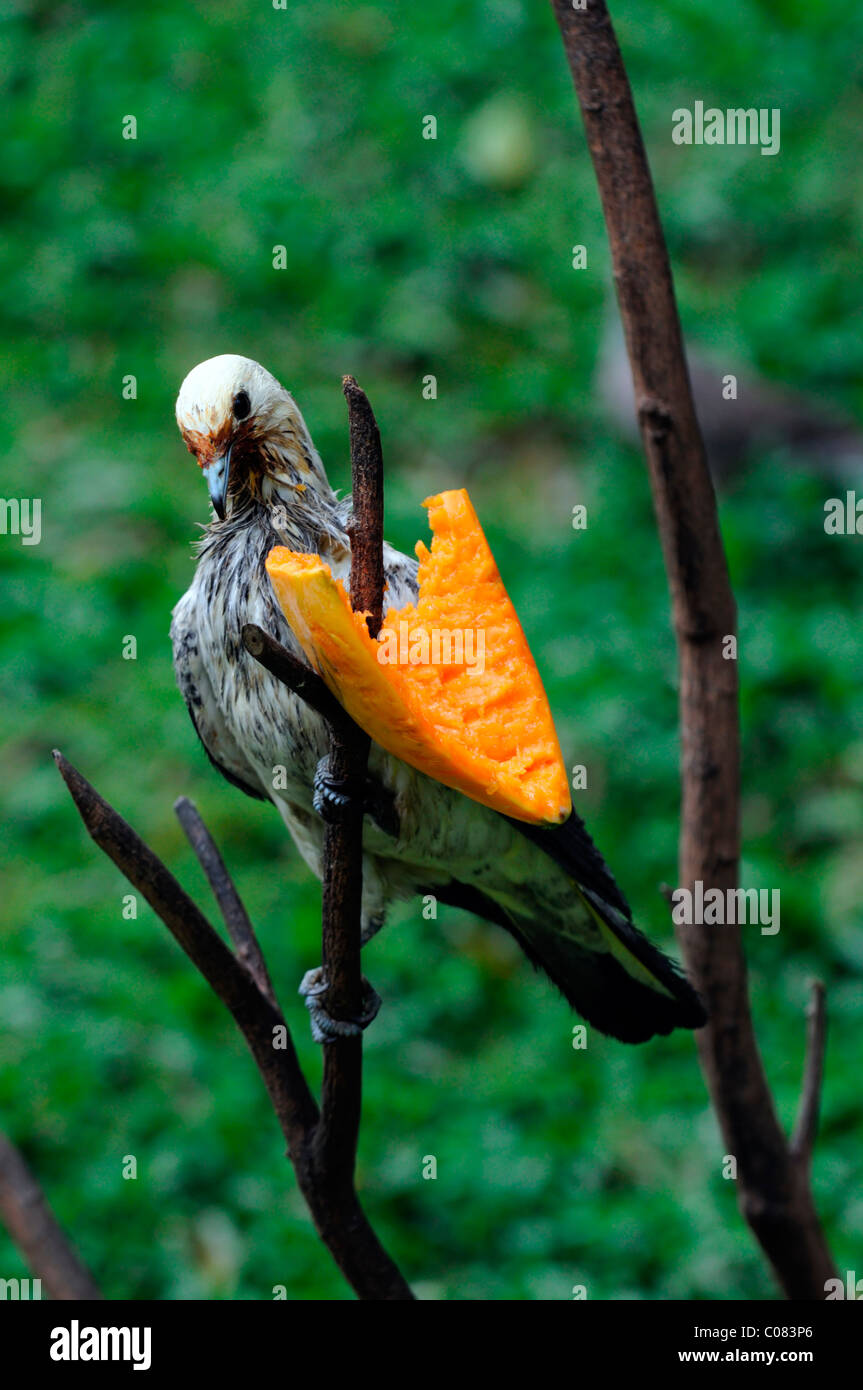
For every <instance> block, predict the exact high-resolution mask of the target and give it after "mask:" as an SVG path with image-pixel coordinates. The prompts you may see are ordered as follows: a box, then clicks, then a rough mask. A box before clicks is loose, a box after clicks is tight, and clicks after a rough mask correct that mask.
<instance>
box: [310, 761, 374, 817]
mask: <svg viewBox="0 0 863 1390" xmlns="http://www.w3.org/2000/svg"><path fill="white" fill-rule="evenodd" d="M357 796H359V797H360V798H361V799H362V801H363V803H365V799H366V787H365V784H364V783H356V784H354V783H352V782H349V781H347V780H346V779H345V778H344V777H337V776H336V775H335V774H334V773H333V771H332V764H331V762H330V759H329V757H324V758H321V760H320V762H319V763H318V765H317V767H316V769H315V780H314V791H313V793H312V805H313V806H314V808H315V810H316V811H317V813H318V815H319V816H320V817H321V819H322V820H326V821H336V820H340V819H341V817H342V816H343V815H344V814H345V812H346V810H347V809H348V808H349V807H350V805H351V802H352V801H354V800H355V799H356V797H357Z"/></svg>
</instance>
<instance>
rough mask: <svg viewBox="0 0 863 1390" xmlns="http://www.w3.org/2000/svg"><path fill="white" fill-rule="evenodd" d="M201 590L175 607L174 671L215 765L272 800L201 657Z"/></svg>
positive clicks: (242, 787) (245, 787) (229, 777)
mask: <svg viewBox="0 0 863 1390" xmlns="http://www.w3.org/2000/svg"><path fill="white" fill-rule="evenodd" d="M197 598H198V596H197V592H196V588H195V585H194V584H193V585H192V587H191V589H189V590H188V591H187V592H186V593H185V594H184V595H183V597H182V598H181V599H180V602H179V603H178V604H177V606H176V608H175V609H174V614H173V621H172V622H171V643H172V645H173V648H174V674H175V675H176V677H177V684H178V686H179V687H180V694H181V695H182V697H183V699H184V700H185V702H186V709H187V710H188V711H189V717H190V718H191V720H192V724H193V725H194V728H195V733H196V734H197V735H198V738H199V739H200V740H201V743H202V744H203V747H204V752H205V753H206V755H207V757H208V758H209V759H210V762H211V763H212V764H213V766H214V767H215V768H216V769H217V770H218V771H219V772H221V774H222V776H223V777H226V778H227V780H228V781H229V782H232V783H233V785H234V786H235V787H239V788H240V791H243V792H245V793H246V795H247V796H254V797H256V798H257V799H258V800H260V801H268V800H269V799H270V797H269V792H268V791H267V790H265V788H264V787H263V785H262V783H261V780H260V778H259V777H258V774H257V773H256V772H255V769H254V768H253V767H252V765H251V763H250V762H249V761H248V760H247V758H246V757H245V756H244V754H243V751H242V749H241V748H240V745H239V744H238V742H237V740H236V739H235V738H234V736H233V734H232V733H231V730H230V729H229V727H228V725H227V723H226V721H225V717H224V714H223V713H222V710H221V708H220V707H219V702H218V700H217V699H216V696H215V693H214V691H213V686H212V683H211V681H210V677H209V675H208V674H207V670H206V667H205V666H204V663H203V661H202V660H201V650H200V643H199V640H198V624H197V618H196V609H197Z"/></svg>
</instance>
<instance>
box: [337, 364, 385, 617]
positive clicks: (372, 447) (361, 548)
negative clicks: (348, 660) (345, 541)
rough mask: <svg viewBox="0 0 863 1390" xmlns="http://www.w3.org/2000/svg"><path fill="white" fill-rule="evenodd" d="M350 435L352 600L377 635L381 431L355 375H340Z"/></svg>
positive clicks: (381, 568)
mask: <svg viewBox="0 0 863 1390" xmlns="http://www.w3.org/2000/svg"><path fill="white" fill-rule="evenodd" d="M342 390H343V391H344V394H345V400H346V401H347V403H348V415H349V418H350V436H351V482H352V492H353V508H354V515H353V520H352V521H351V522H350V524H349V526H348V534H349V536H350V538H351V604H352V606H353V608H354V609H355V610H356V612H358V613H367V614H368V618H367V619H366V622H367V624H368V629H369V635H370V636H371V637H377V635H378V633H379V632H380V630H381V622H382V621H383V605H384V583H385V579H384V465H383V456H382V453H381V436H380V430H379V429H378V424H377V420H376V419H375V416H374V411H373V410H372V408H371V405H370V404H369V399H368V397H367V395H366V393H365V391H363V390H362V389H361V388H360V387H359V386H358V385H357V382H356V380H355V378H354V377H352V376H346V377H343V379H342Z"/></svg>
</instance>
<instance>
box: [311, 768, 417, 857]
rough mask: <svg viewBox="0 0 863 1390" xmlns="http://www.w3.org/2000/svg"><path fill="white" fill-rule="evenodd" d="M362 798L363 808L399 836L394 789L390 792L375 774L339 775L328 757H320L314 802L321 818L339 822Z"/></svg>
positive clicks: (394, 837)
mask: <svg viewBox="0 0 863 1390" xmlns="http://www.w3.org/2000/svg"><path fill="white" fill-rule="evenodd" d="M357 799H359V800H360V801H361V802H362V807H363V811H364V812H367V813H368V815H370V816H371V817H372V819H373V820H374V821H375V822H376V823H377V824H378V825H379V826H380V827H381V829H382V830H384V831H386V833H387V834H388V835H391V836H392V837H393V839H398V834H399V818H398V813H397V811H396V809H395V802H394V799H393V795H392V792H388V791H386V790H385V788H384V787H382V786H381V784H380V783H379V782H376V781H375V779H374V778H373V777H370V776H366V777H365V778H363V780H362V782H351V781H348V780H346V779H345V778H344V777H338V776H336V774H335V773H334V772H333V770H332V763H331V761H330V758H329V757H328V756H326V757H323V758H321V760H320V762H319V763H318V765H317V768H316V769H315V779H314V784H313V793H312V805H313V806H314V808H315V810H316V811H317V813H318V815H319V816H320V817H321V819H322V820H325V821H330V822H333V821H339V820H341V819H343V817H344V816H345V815H346V814H347V812H348V810H349V809H350V806H351V803H352V802H354V801H356V800H357Z"/></svg>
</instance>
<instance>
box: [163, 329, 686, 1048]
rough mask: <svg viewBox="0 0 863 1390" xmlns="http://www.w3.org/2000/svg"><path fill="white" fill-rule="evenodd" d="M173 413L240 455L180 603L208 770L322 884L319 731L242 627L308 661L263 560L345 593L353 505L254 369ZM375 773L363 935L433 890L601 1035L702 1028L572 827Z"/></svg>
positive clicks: (406, 579) (224, 360) (178, 647)
mask: <svg viewBox="0 0 863 1390" xmlns="http://www.w3.org/2000/svg"><path fill="white" fill-rule="evenodd" d="M244 397H245V399H244ZM238 400H239V401H240V402H241V406H242V410H243V411H245V406H246V403H247V402H248V405H249V410H248V413H246V414H244V415H243V417H242V418H241V419H239V420H237V419H235V418H234V413H233V412H234V409H235V408H236V409H239V408H240V407H239V406H236V402H237V401H238ZM177 420H178V424H179V426H180V429H181V432H182V433H183V436H184V438H185V440H186V442H187V444H188V446H189V448H190V450H191V451H192V452H193V453H195V455H196V456H197V458H198V460H199V462H200V463H201V466H202V467H203V468H205V469H209V468H212V467H214V466H215V463H216V461H217V460H218V459H219V458H220V457H221V455H223V454H224V452H225V451H226V449H227V448H228V446H229V445H231V446H232V451H231V455H230V460H229V465H227V466H226V471H229V483H228V492H227V498H226V502H225V506H226V516H225V519H224V520H220V519H218V518H217V519H214V520H213V521H212V522H211V524H210V525H209V526H208V527H207V528H206V530H205V532H204V536H203V539H202V541H201V544H200V547H199V552H198V564H197V569H196V572H195V576H194V579H193V581H192V584H191V587H190V588H189V589H188V591H187V592H186V593H185V594H184V596H183V597H182V599H181V600H180V602H179V603H178V604H177V606H176V608H175V610H174V617H173V623H172V627H171V637H172V642H173V647H174V666H175V671H176V675H177V681H178V684H179V687H180V690H181V692H182V695H183V698H184V699H185V701H186V705H187V707H188V709H189V713H190V715H191V717H192V720H193V722H194V725H195V728H196V730H197V732H198V735H199V737H200V739H201V742H202V743H203V745H204V748H205V749H206V751H207V753H208V755H209V757H210V759H211V760H212V762H213V763H214V764H215V765H216V767H218V768H219V770H220V771H221V772H222V773H223V774H224V775H225V776H226V777H228V778H229V780H230V781H232V782H233V783H235V785H237V786H239V787H240V788H242V789H243V790H244V791H246V792H248V793H249V794H250V795H252V796H257V797H261V798H263V799H268V800H270V801H272V802H273V803H274V805H275V806H276V807H277V808H278V810H279V811H280V813H281V815H282V817H283V819H284V821H285V824H286V825H287V827H288V829H289V831H290V832H291V835H292V836H293V839H294V841H295V843H296V845H297V847H298V849H299V851H300V853H301V854H302V856H303V858H304V859H305V861H306V863H307V864H308V865H309V867H310V868H311V869H312V870H313V871H314V872H315V873H316V874H317V875H318V876H319V877H320V874H321V846H322V839H323V821H322V820H321V819H320V817H319V816H318V814H317V813H316V811H315V809H314V806H313V803H312V792H313V780H314V775H315V770H316V768H317V764H318V761H319V760H320V758H321V757H322V756H324V754H325V753H326V752H327V733H326V728H325V726H324V723H323V721H322V720H321V719H320V717H319V716H318V715H316V714H315V713H314V712H313V711H312V710H310V709H309V707H308V706H307V705H306V704H305V703H304V702H303V701H301V700H299V699H298V698H297V697H296V696H294V695H293V694H292V693H291V692H290V691H289V690H288V689H287V688H286V687H285V686H284V685H282V684H281V683H280V682H279V681H277V680H276V679H275V677H273V676H271V675H270V673H269V672H268V671H266V670H265V669H264V668H263V667H262V666H261V665H260V664H259V663H258V662H257V661H255V659H254V658H253V657H252V656H250V654H249V653H248V652H247V651H246V649H245V648H244V646H243V644H242V642H241V639H240V633H241V630H242V627H243V625H244V624H245V623H257V624H258V625H259V626H261V627H262V628H264V629H265V630H266V631H268V632H270V633H272V634H273V636H275V637H277V638H278V640H279V641H280V642H282V643H283V644H284V645H285V646H286V647H288V648H290V649H291V650H293V651H295V652H296V653H297V655H299V656H301V655H302V653H301V652H300V650H299V648H298V646H297V644H296V642H295V641H294V638H293V635H292V633H291V631H290V629H289V627H288V625H287V623H286V621H285V619H284V617H283V615H282V613H281V610H280V609H279V607H278V604H277V603H276V600H275V598H274V595H273V593H272V590H271V588H270V583H269V579H268V577H267V574H266V570H265V568H264V561H265V559H266V557H267V554H268V553H269V551H270V550H271V549H272V547H273V546H274V545H286V546H289V547H290V548H292V549H295V550H303V551H318V552H319V553H320V554H321V555H322V557H323V558H324V559H325V560H326V561H327V563H328V564H329V565H330V566H331V568H332V571H333V573H334V574H335V575H336V576H337V577H339V578H341V579H342V580H343V581H344V582H345V584H346V586H348V585H349V578H350V545H349V540H348V536H347V533H346V530H345V526H346V521H347V519H348V516H349V514H350V504H349V501H340V500H339V499H338V498H337V497H336V496H335V494H334V493H333V491H332V489H331V488H330V486H329V483H328V481H327V478H326V474H325V472H324V468H323V465H322V463H321V461H320V458H319V457H318V454H317V452H316V450H315V448H314V445H313V444H312V441H311V438H310V436H309V434H308V431H307V429H306V426H305V423H304V421H303V419H302V416H301V415H300V412H299V411H298V409H297V407H296V405H295V403H294V401H293V400H292V398H291V397H290V396H289V395H288V393H287V392H286V391H284V390H283V389H282V387H281V386H279V384H278V382H276V381H275V379H274V378H273V377H271V376H270V374H269V373H267V372H265V371H264V369H263V368H261V367H260V366H258V364H257V363H254V362H252V361H250V360H249V359H247V358H242V357H234V356H225V357H220V358H213V359H210V361H208V362H205V363H202V364H200V365H199V366H198V367H196V368H195V370H194V371H193V372H191V373H190V374H189V376H188V377H187V378H186V380H185V382H184V383H183V386H182V388H181V391H180V396H179V399H178V402H177ZM384 558H385V570H386V578H387V585H388V588H387V594H386V602H387V606H389V605H391V604H393V605H396V606H401V605H403V604H404V603H405V602H407V601H408V600H409V599H412V598H414V597H415V595H416V570H417V565H416V561H415V560H413V559H410V558H408V557H407V556H405V555H402V554H400V553H399V552H398V551H395V550H393V549H392V548H390V547H389V546H387V547H386V550H385V557H384ZM279 769H284V773H283V774H281V773H279V771H278V770H279ZM370 771H371V772H372V774H373V775H374V777H375V778H376V779H378V780H379V781H380V782H381V783H382V784H383V785H384V786H385V787H386V788H387V789H388V790H389V791H390V792H391V793H392V795H393V796H394V800H395V805H396V809H397V812H398V816H399V824H400V833H399V838H398V840H393V839H392V838H391V837H390V836H389V835H387V834H386V833H385V832H384V831H383V830H382V829H381V828H380V827H379V826H378V825H377V824H376V823H375V822H374V821H373V819H371V818H370V817H368V816H367V817H366V821H365V827H364V851H365V853H364V866H363V924H364V935H365V937H366V938H367V937H368V936H370V935H371V934H372V933H373V932H374V931H376V930H377V929H378V928H379V927H380V926H381V925H382V923H383V921H384V918H385V916H386V910H387V907H388V905H389V903H391V902H392V901H394V900H396V899H404V898H410V897H413V896H415V895H417V894H428V893H433V894H435V895H436V896H437V897H438V898H439V899H440V900H441V901H443V902H452V903H456V904H459V905H462V906H465V907H467V908H469V909H470V910H473V911H476V912H477V913H479V915H481V916H484V917H486V918H487V919H488V920H490V921H494V922H497V923H498V924H499V925H501V926H504V927H505V928H506V929H507V930H508V931H510V932H511V934H512V935H513V936H515V938H516V939H517V940H518V941H519V942H520V944H521V945H522V947H523V948H524V950H525V951H526V953H527V954H528V955H529V956H530V958H531V959H532V960H533V961H534V963H535V964H538V965H540V966H541V967H542V968H544V969H545V970H546V972H547V973H548V974H549V975H550V976H551V978H552V979H553V980H554V981H555V983H556V984H557V985H558V986H559V987H560V988H561V989H562V991H563V992H564V994H565V995H566V997H567V998H568V999H569V1000H570V1002H572V1003H573V1004H574V1006H575V1007H576V1008H578V1009H579V1011H580V1012H581V1013H582V1014H584V1016H585V1017H586V1018H587V1019H588V1020H589V1021H591V1022H592V1023H593V1024H594V1025H595V1026H596V1027H597V1028H599V1029H600V1030H601V1031H604V1032H609V1033H612V1034H613V1035H614V1036H617V1037H621V1038H623V1039H625V1040H627V1041H641V1040H642V1039H644V1038H647V1037H650V1036H652V1035H653V1034H654V1033H664V1032H668V1031H670V1029H671V1028H673V1027H676V1026H683V1027H697V1026H699V1024H700V1023H701V1022H703V1013H702V1011H701V1007H700V1004H699V1003H698V1001H697V999H696V997H695V996H694V994H693V993H692V991H691V990H690V988H689V986H688V985H687V984H686V982H685V981H684V980H683V978H682V977H681V976H680V974H679V972H677V970H676V968H675V967H674V966H673V965H672V963H671V962H670V961H668V960H667V959H666V958H665V957H664V956H662V955H661V953H660V952H658V951H657V950H656V948H654V947H653V946H652V945H651V944H650V943H649V942H648V941H647V939H646V938H645V937H643V936H642V935H641V933H639V932H637V931H636V929H635V928H634V927H633V926H632V924H631V921H630V914H629V909H628V907H627V904H626V902H625V899H624V898H623V897H622V895H621V894H620V891H619V889H617V887H616V885H615V884H614V881H613V879H612V878H611V875H610V873H609V872H608V870H607V868H606V866H605V864H604V862H603V861H602V859H601V857H600V856H599V855H598V853H597V851H596V850H595V849H594V847H593V845H592V842H591V841H590V839H589V837H588V835H587V833H586V831H585V830H584V828H583V826H582V824H581V822H580V821H579V820H578V818H577V817H576V816H573V817H572V818H571V820H570V821H569V822H567V823H566V825H564V826H562V827H559V829H558V830H556V831H552V830H543V829H539V830H532V829H530V828H528V827H524V826H520V825H518V824H517V823H515V822H511V821H509V820H508V819H506V818H505V817H503V816H500V815H498V814H497V813H496V812H494V811H491V810H489V809H488V808H486V807H484V806H481V805H479V804H478V803H476V802H474V801H471V800H469V799H468V798H467V797H464V796H462V795H461V794H460V793H459V792H455V791H452V790H450V789H449V788H447V787H444V786H442V785H441V784H440V783H438V782H435V781H432V780H431V779H429V778H427V777H425V776H424V775H423V774H422V773H419V772H417V771H415V770H414V769H412V768H410V767H407V766H406V765H405V764H404V763H402V762H400V761H399V760H398V759H396V758H394V757H392V756H391V755H389V754H387V753H385V752H384V751H383V750H382V749H381V748H379V747H378V746H377V745H374V744H373V746H372V753H371V758H370ZM274 778H276V779H280V780H278V781H277V786H278V789H274ZM579 885H581V886H580V887H579Z"/></svg>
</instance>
